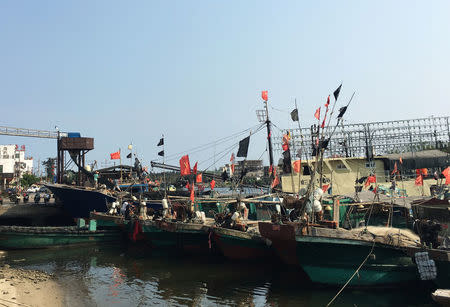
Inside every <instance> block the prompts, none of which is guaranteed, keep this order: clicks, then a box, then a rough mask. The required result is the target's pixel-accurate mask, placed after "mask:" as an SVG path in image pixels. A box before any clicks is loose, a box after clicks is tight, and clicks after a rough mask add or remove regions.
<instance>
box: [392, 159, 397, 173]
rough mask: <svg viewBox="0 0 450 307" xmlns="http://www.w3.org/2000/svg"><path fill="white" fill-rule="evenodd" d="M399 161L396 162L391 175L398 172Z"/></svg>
mask: <svg viewBox="0 0 450 307" xmlns="http://www.w3.org/2000/svg"><path fill="white" fill-rule="evenodd" d="M397 172H398V170H397V162H395V163H394V170H393V171H392V173H391V175H394V174H397Z"/></svg>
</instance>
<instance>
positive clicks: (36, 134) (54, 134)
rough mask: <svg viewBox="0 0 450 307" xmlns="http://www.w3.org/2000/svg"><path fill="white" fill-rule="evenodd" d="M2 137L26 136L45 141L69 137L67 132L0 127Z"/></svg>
mask: <svg viewBox="0 0 450 307" xmlns="http://www.w3.org/2000/svg"><path fill="white" fill-rule="evenodd" d="M0 135H9V136H26V137H33V138H44V139H55V140H56V139H58V137H59V136H60V137H63V136H67V133H66V132H59V134H58V131H47V130H37V129H28V128H14V127H5V126H0Z"/></svg>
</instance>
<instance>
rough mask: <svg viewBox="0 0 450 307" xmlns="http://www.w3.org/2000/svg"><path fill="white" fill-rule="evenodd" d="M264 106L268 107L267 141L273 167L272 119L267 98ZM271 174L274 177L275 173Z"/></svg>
mask: <svg viewBox="0 0 450 307" xmlns="http://www.w3.org/2000/svg"><path fill="white" fill-rule="evenodd" d="M264 106H265V107H266V126H267V141H268V142H269V162H270V166H272V167H273V152H272V135H271V132H270V119H269V109H268V107H267V100H264ZM269 175H270V176H271V177H273V173H272V174H269Z"/></svg>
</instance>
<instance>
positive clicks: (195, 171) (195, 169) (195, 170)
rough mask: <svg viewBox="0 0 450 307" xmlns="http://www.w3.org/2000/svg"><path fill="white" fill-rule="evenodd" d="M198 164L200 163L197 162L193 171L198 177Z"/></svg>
mask: <svg viewBox="0 0 450 307" xmlns="http://www.w3.org/2000/svg"><path fill="white" fill-rule="evenodd" d="M197 164H198V162H195V165H194V168H193V170H192V173H193V174H194V175H197Z"/></svg>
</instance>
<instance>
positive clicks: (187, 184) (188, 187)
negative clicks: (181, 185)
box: [185, 181, 191, 190]
mask: <svg viewBox="0 0 450 307" xmlns="http://www.w3.org/2000/svg"><path fill="white" fill-rule="evenodd" d="M185 187H186V189H188V190H191V185H190V184H189V181H188V183H186V186H185Z"/></svg>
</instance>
